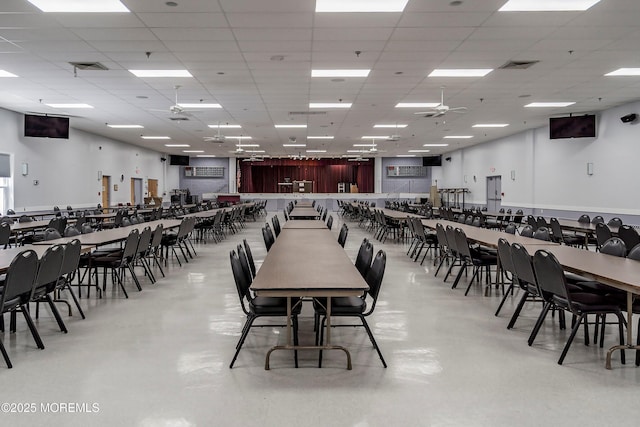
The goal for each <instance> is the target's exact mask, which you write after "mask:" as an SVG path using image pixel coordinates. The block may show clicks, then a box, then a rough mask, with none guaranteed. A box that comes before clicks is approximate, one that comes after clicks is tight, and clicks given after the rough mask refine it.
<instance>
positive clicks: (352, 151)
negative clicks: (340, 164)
mask: <svg viewBox="0 0 640 427" xmlns="http://www.w3.org/2000/svg"><path fill="white" fill-rule="evenodd" d="M367 147H370V145H367ZM366 152H367V150H347V153H366Z"/></svg>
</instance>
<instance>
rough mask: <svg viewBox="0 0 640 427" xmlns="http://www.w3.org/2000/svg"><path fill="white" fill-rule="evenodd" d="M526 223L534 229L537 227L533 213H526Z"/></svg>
mask: <svg viewBox="0 0 640 427" xmlns="http://www.w3.org/2000/svg"><path fill="white" fill-rule="evenodd" d="M527 224H529V225H530V226H531V227H532V228H533V229H534V230H535V229H537V228H538V223H537V222H536V218H535V217H534V216H533V215H527Z"/></svg>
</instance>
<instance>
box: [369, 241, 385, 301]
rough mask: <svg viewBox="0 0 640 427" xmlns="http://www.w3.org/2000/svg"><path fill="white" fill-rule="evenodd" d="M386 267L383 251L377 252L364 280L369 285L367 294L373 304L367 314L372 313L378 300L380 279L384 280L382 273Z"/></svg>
mask: <svg viewBox="0 0 640 427" xmlns="http://www.w3.org/2000/svg"><path fill="white" fill-rule="evenodd" d="M386 265H387V254H386V253H385V251H383V250H379V251H378V253H377V254H376V256H375V258H374V259H373V263H372V264H371V268H370V269H369V271H368V272H367V275H366V276H365V278H364V280H365V281H366V282H367V285H369V290H368V291H367V294H368V295H370V296H371V298H373V303H372V305H371V309H370V310H369V313H371V312H372V311H373V309H374V308H375V305H376V301H377V300H378V295H380V288H381V286H382V279H383V278H384V271H385V268H386Z"/></svg>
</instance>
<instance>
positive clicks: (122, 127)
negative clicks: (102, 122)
mask: <svg viewBox="0 0 640 427" xmlns="http://www.w3.org/2000/svg"><path fill="white" fill-rule="evenodd" d="M107 126H109V127H110V128H113V129H143V128H144V126H142V125H107Z"/></svg>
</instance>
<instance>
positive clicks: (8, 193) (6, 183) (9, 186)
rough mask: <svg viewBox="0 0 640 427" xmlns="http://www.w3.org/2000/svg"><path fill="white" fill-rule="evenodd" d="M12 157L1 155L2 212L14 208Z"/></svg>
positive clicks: (0, 200) (0, 210)
mask: <svg viewBox="0 0 640 427" xmlns="http://www.w3.org/2000/svg"><path fill="white" fill-rule="evenodd" d="M10 160H11V157H10V156H9V154H0V212H2V213H6V212H7V209H12V208H13V178H11V161H10Z"/></svg>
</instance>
